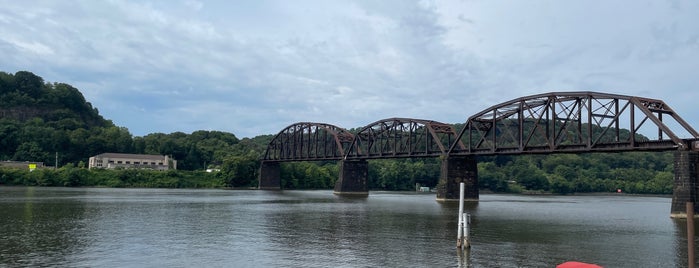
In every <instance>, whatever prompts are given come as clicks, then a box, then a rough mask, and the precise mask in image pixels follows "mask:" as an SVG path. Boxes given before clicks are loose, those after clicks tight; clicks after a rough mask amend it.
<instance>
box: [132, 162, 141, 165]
mask: <svg viewBox="0 0 699 268" xmlns="http://www.w3.org/2000/svg"><path fill="white" fill-rule="evenodd" d="M133 164H134V165H140V164H141V162H133Z"/></svg>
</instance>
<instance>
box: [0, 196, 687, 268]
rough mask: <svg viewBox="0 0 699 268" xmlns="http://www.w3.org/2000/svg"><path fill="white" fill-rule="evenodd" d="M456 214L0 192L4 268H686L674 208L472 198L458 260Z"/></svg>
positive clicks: (410, 200)
mask: <svg viewBox="0 0 699 268" xmlns="http://www.w3.org/2000/svg"><path fill="white" fill-rule="evenodd" d="M457 210H458V205H457V204H456V203H446V204H441V203H438V202H436V201H435V197H434V195H430V194H415V193H392V192H371V193H370V196H369V197H368V198H343V197H338V196H335V195H333V194H332V192H331V191H284V192H265V191H227V190H170V189H84V188H22V187H0V215H1V217H0V266H6V267H55V266H69V267H280V266H284V267H555V265H556V264H558V263H561V262H564V261H567V260H578V261H586V262H594V263H597V264H600V265H603V266H605V267H676V266H677V267H682V266H686V239H685V238H684V236H686V232H685V226H684V222H683V221H673V220H672V219H670V218H669V210H670V199H669V198H664V197H636V196H625V195H619V196H516V195H481V200H480V202H478V203H477V204H468V205H467V206H466V210H467V211H468V212H469V213H471V214H472V249H471V250H470V251H468V252H466V254H463V255H461V254H457V253H458V251H457V250H456V249H455V247H454V246H455V238H456V212H457Z"/></svg>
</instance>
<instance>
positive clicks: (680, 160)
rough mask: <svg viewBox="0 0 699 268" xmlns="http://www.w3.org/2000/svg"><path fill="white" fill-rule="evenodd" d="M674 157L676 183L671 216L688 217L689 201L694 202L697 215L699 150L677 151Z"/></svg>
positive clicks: (673, 191) (673, 190)
mask: <svg viewBox="0 0 699 268" xmlns="http://www.w3.org/2000/svg"><path fill="white" fill-rule="evenodd" d="M674 158H675V159H674V171H675V183H674V186H673V189H672V208H671V209H670V217H672V218H683V219H686V218H687V206H686V205H687V202H694V215H697V205H698V204H697V194H698V193H699V191H697V174H699V172H698V170H697V168H699V152H694V151H677V152H675V157H674Z"/></svg>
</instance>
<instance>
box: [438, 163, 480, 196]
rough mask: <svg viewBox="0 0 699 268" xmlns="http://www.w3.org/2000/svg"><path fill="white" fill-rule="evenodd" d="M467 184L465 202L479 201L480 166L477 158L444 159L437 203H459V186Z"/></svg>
mask: <svg viewBox="0 0 699 268" xmlns="http://www.w3.org/2000/svg"><path fill="white" fill-rule="evenodd" d="M462 182H463V183H464V184H465V186H466V187H465V190H464V200H466V201H478V165H477V163H476V158H475V157H469V156H465V157H464V156H451V157H446V158H443V159H442V169H441V173H440V175H439V183H438V184H437V201H459V184H460V183H462Z"/></svg>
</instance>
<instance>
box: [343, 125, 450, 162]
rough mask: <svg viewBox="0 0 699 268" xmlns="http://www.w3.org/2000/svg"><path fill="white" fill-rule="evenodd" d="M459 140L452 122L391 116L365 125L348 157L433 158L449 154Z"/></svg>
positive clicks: (356, 136) (353, 142) (354, 141)
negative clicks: (453, 144) (452, 146)
mask: <svg viewBox="0 0 699 268" xmlns="http://www.w3.org/2000/svg"><path fill="white" fill-rule="evenodd" d="M455 142H456V143H457V144H458V141H457V140H456V131H455V130H454V128H453V127H452V126H451V125H449V124H445V123H441V122H437V121H431V120H422V119H413V118H388V119H383V120H379V121H376V122H374V123H371V124H369V125H367V126H365V127H364V128H362V129H361V130H360V131H359V132H358V133H357V134H356V135H355V139H354V140H353V141H352V145H351V146H350V150H349V151H348V152H347V155H346V157H345V158H346V159H358V158H361V159H368V158H403V157H433V156H439V155H445V154H446V153H447V151H448V150H449V147H450V145H451V144H452V143H455ZM460 148H464V147H463V146H461V147H460Z"/></svg>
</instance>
